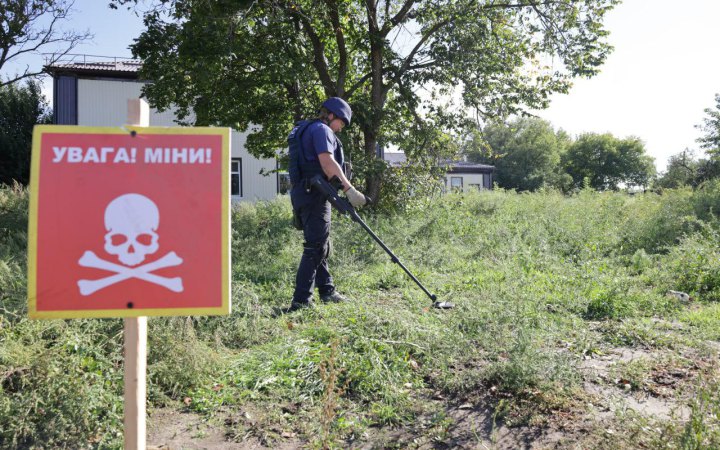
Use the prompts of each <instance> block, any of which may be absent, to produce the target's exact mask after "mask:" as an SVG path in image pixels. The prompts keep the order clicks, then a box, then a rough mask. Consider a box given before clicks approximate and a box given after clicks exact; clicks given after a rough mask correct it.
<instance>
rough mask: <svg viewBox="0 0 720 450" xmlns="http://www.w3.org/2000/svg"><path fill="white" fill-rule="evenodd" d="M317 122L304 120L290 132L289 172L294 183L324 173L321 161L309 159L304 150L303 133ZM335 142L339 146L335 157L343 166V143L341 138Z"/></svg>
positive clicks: (335, 150)
mask: <svg viewBox="0 0 720 450" xmlns="http://www.w3.org/2000/svg"><path fill="white" fill-rule="evenodd" d="M315 122H317V120H302V121H300V122H298V123H297V124H296V125H295V127H294V128H293V129H292V131H291V132H290V135H288V148H289V157H290V167H289V170H288V172H289V174H290V182H291V183H292V184H293V185H295V184H297V183H299V182H300V181H301V180H303V179H306V178H307V179H309V178H312V177H313V176H315V175H318V174H320V175H324V172H323V170H322V166H320V161H319V160H317V159H316V160H308V159H307V158H306V157H305V152H304V151H303V145H302V136H303V133H305V131H306V130H307V128H308V127H309V126H310V125H311V124H313V123H315ZM335 142H336V143H337V146H336V148H335V149H334V152H333V157H334V158H335V160H336V161H337V162H338V164H339V165H340V167H343V166H344V159H345V155H344V154H343V148H342V144H341V143H340V140H339V139H336V140H335Z"/></svg>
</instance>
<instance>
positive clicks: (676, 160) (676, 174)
mask: <svg viewBox="0 0 720 450" xmlns="http://www.w3.org/2000/svg"><path fill="white" fill-rule="evenodd" d="M699 166H700V164H699V162H698V161H697V160H696V159H695V153H694V152H693V151H692V150H689V149H685V150H683V151H682V152H680V153H678V154H676V155H672V156H671V157H670V158H669V159H668V164H667V168H666V169H665V172H664V173H663V174H662V175H661V176H660V177H659V178H658V179H657V181H656V182H655V184H654V186H656V187H660V188H666V189H674V188H678V187H681V186H695V183H696V180H697V175H698V167H699Z"/></svg>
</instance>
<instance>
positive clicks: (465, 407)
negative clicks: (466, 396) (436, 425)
mask: <svg viewBox="0 0 720 450" xmlns="http://www.w3.org/2000/svg"><path fill="white" fill-rule="evenodd" d="M458 409H473V405H472V404H471V403H463V404H462V405H460V406H458Z"/></svg>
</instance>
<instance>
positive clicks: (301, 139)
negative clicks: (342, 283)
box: [288, 97, 367, 311]
mask: <svg viewBox="0 0 720 450" xmlns="http://www.w3.org/2000/svg"><path fill="white" fill-rule="evenodd" d="M351 118H352V109H350V105H348V103H347V102H346V101H345V100H343V99H341V98H339V97H330V98H328V99H327V100H325V102H323V104H322V107H321V108H320V112H319V114H318V117H317V118H316V119H314V120H310V121H302V122H299V123H298V124H297V125H296V126H295V128H293V130H292V132H291V133H290V136H289V137H288V141H289V143H290V181H291V182H292V189H291V191H290V200H291V201H292V205H293V210H294V214H295V218H296V225H298V228H301V229H302V230H303V236H304V238H305V242H304V244H303V253H302V258H301V259H300V266H299V267H298V270H297V275H296V276H295V292H294V293H293V298H292V303H291V304H290V309H289V311H295V310H298V309H301V308H308V307H312V306H314V304H313V301H312V297H313V288H314V287H316V288H317V289H318V291H319V293H320V300H321V301H323V302H334V303H338V302H342V301H344V300H345V297H343V296H342V295H340V294H339V293H338V292H336V291H335V285H334V284H333V279H332V276H331V275H330V272H329V270H328V264H327V258H328V256H329V254H330V218H331V209H330V203H329V202H328V201H327V200H326V198H325V196H324V195H323V194H322V193H321V192H318V191H317V190H315V189H312V188H311V187H310V183H309V180H310V179H311V178H312V177H313V176H314V175H318V174H322V175H324V176H325V178H326V179H328V180H330V179H331V178H333V177H337V178H338V179H339V180H340V182H341V183H342V186H343V188H342V189H343V191H344V192H345V196H346V197H347V199H348V200H349V201H350V203H351V204H352V205H353V206H354V207H360V206H363V205H364V204H365V203H366V202H367V199H366V198H365V195H363V194H362V193H361V192H359V191H358V190H357V189H355V188H354V187H353V185H352V184H350V180H348V178H347V177H346V176H345V173H344V171H343V167H344V163H345V161H344V158H345V157H344V154H343V149H342V144H341V143H340V140H339V139H338V138H337V137H336V135H335V134H336V133H339V132H340V131H341V130H342V129H343V127H346V126H349V125H350V120H351Z"/></svg>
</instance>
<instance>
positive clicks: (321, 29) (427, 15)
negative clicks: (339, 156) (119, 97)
mask: <svg viewBox="0 0 720 450" xmlns="http://www.w3.org/2000/svg"><path fill="white" fill-rule="evenodd" d="M132 2H133V0H113V1H112V3H113V4H115V5H118V4H120V5H121V4H126V3H132ZM135 3H137V1H135ZM617 3H618V1H617V0H580V1H575V2H568V1H562V2H548V3H543V4H539V5H535V6H533V7H528V6H527V5H526V4H524V3H523V2H520V3H514V4H511V3H508V4H502V5H500V4H491V3H487V2H484V1H479V0H473V1H469V2H454V1H447V0H443V1H439V2H420V1H416V0H413V1H409V2H399V1H389V2H386V3H385V4H383V6H382V7H379V6H378V5H374V4H373V5H371V6H368V5H367V4H366V3H365V2H361V1H346V2H330V3H328V4H323V5H318V4H317V3H315V2H312V1H310V0H300V1H294V2H289V3H277V2H272V1H267V0H262V1H256V2H254V3H253V4H252V7H251V8H249V9H248V8H247V2H211V3H208V2H199V3H198V2H194V1H190V0H173V1H159V2H156V3H155V4H156V6H158V7H157V8H150V9H149V11H147V12H146V13H145V26H146V30H145V31H144V32H143V33H142V35H141V36H140V37H139V38H138V40H137V42H136V43H135V44H134V45H133V46H132V49H133V53H134V54H135V55H136V56H138V57H140V58H142V59H143V60H144V64H143V75H144V76H145V77H146V78H147V79H150V80H152V81H153V82H154V83H153V84H149V85H146V87H145V89H144V93H145V95H146V96H147V97H148V99H149V101H150V103H151V105H152V106H154V107H157V108H160V109H165V108H169V107H171V106H172V105H175V106H177V107H178V111H179V114H180V116H181V117H182V118H185V119H186V118H188V117H191V115H190V112H191V111H193V112H194V114H195V122H196V124H198V125H208V124H219V125H225V126H233V127H234V128H236V129H238V130H245V129H248V127H251V126H252V128H251V129H250V130H249V131H250V134H249V136H248V140H247V148H248V150H249V151H250V152H251V153H252V154H254V155H256V156H267V157H274V156H276V155H275V153H276V151H277V149H278V148H284V147H285V137H286V136H287V134H288V132H289V131H290V129H291V127H292V123H293V122H294V121H296V120H299V119H301V118H304V117H309V116H311V115H313V114H314V113H315V111H316V110H317V107H318V105H319V104H320V102H321V101H322V100H323V99H324V98H325V97H327V96H331V95H337V96H341V97H343V98H345V99H347V100H348V101H349V102H350V104H351V105H352V107H353V110H354V115H353V122H354V123H355V124H357V127H355V129H356V130H359V131H355V132H352V131H351V130H348V132H349V134H353V136H352V137H351V138H350V139H349V140H350V141H352V142H353V144H354V146H355V148H356V149H357V150H355V151H357V152H358V153H363V154H364V158H363V159H361V158H355V159H357V160H358V161H361V162H362V163H365V164H368V166H367V167H365V168H364V171H365V172H366V173H367V178H366V180H367V186H368V187H369V188H370V191H369V194H370V195H371V196H373V197H374V196H376V195H378V194H379V193H380V190H379V186H380V177H381V176H382V175H383V173H384V172H382V171H375V170H374V169H375V167H374V165H373V164H372V163H371V161H372V159H373V157H374V155H375V152H376V148H377V144H378V143H382V144H387V143H394V144H398V145H400V144H402V148H403V149H404V150H406V151H407V152H408V154H412V155H416V154H420V153H422V154H436V153H442V152H443V151H444V150H446V149H447V148H446V146H445V145H444V143H445V142H447V137H448V136H449V135H452V134H453V133H454V132H457V130H458V129H460V128H462V127H463V126H466V125H467V124H468V123H469V121H468V120H467V118H466V117H465V116H464V113H462V112H458V111H462V110H463V109H464V108H457V107H453V106H455V105H442V101H441V99H442V98H449V97H450V96H448V95H447V94H449V93H451V92H452V91H454V90H456V88H457V87H458V86H462V92H461V94H462V97H463V106H465V107H468V108H471V109H474V110H475V111H476V113H477V115H479V116H482V117H507V116H508V115H510V114H514V113H518V112H520V111H521V110H523V109H524V108H527V107H529V108H536V109H537V108H543V107H546V106H547V105H548V103H549V97H550V95H551V94H552V93H555V92H567V90H568V89H569V86H570V83H571V80H572V79H573V78H574V77H577V76H592V75H595V74H596V73H597V72H598V70H599V67H600V65H602V64H603V63H604V61H605V59H606V58H607V55H608V54H609V52H610V50H611V46H610V45H609V44H608V43H607V42H606V40H607V35H608V33H607V31H606V30H605V29H604V28H603V25H602V24H603V20H604V18H605V15H606V14H607V12H608V11H610V10H611V9H612V8H613V7H614V5H615V4H617ZM407 34H409V36H408V38H409V39H410V40H411V41H415V42H417V46H416V47H415V48H413V49H406V48H401V46H400V45H397V44H396V42H397V41H396V40H397V37H398V36H402V35H407ZM460 54H461V55H462V56H463V57H462V58H458V57H457V55H460ZM550 60H556V61H560V63H559V64H558V65H556V66H555V67H548V66H547V65H546V64H545V61H550ZM429 85H432V86H436V87H437V88H436V89H434V91H433V92H432V97H433V98H431V99H425V98H422V97H421V96H420V95H419V94H418V92H419V91H420V90H421V89H420V88H424V87H426V86H429ZM438 105H440V106H438ZM253 125H259V126H253ZM378 200H379V199H378Z"/></svg>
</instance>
